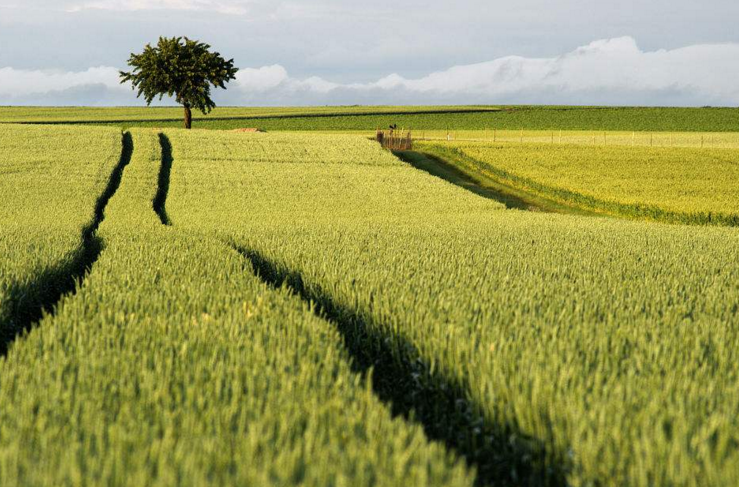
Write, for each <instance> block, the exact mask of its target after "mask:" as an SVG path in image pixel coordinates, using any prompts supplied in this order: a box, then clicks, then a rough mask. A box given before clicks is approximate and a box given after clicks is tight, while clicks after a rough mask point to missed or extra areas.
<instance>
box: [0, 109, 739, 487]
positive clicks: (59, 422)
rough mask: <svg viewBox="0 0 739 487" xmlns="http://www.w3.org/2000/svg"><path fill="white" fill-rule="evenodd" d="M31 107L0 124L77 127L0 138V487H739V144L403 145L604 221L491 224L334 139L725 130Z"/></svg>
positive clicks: (491, 208) (418, 114)
mask: <svg viewBox="0 0 739 487" xmlns="http://www.w3.org/2000/svg"><path fill="white" fill-rule="evenodd" d="M502 108H506V107H502ZM24 110H25V111H24ZM40 110H41V109H21V108H17V109H8V108H0V120H3V121H5V122H9V121H16V122H18V121H26V122H43V121H52V122H60V121H76V122H85V125H84V126H69V125H63V124H61V125H54V126H29V125H18V124H10V123H4V124H0V143H2V148H3V152H4V153H5V154H6V155H5V157H4V158H3V159H2V160H0V174H1V175H2V179H0V194H2V195H3V197H4V200H5V201H8V204H7V205H5V206H3V207H2V208H0V224H1V225H2V226H1V227H0V228H1V229H2V233H0V248H2V249H3V250H4V252H5V254H4V255H3V257H2V258H0V270H2V277H1V279H0V286H2V287H0V290H2V293H0V313H2V315H1V319H2V321H1V322H0V323H2V326H3V327H4V328H3V330H4V331H3V336H6V337H10V339H6V343H7V344H8V345H9V347H8V350H7V351H6V352H5V353H3V356H2V358H0V425H2V427H0V484H2V485H19V484H23V485H80V484H82V485H121V486H123V485H132V486H133V485H193V486H195V485H203V484H212V485H275V486H283V485H315V486H319V485H321V486H323V485H335V486H344V485H366V486H375V485H380V486H385V485H387V486H393V485H449V486H471V485H478V486H479V485H521V486H524V485H556V486H564V485H572V486H583V487H584V486H594V485H602V486H614V487H615V486H622V485H629V486H645V487H646V486H655V485H656V486H686V487H687V486H699V485H700V486H702V485H710V486H721V487H723V486H732V485H736V484H737V483H739V422H737V418H739V367H738V366H737V363H739V356H737V354H738V352H737V350H739V328H737V325H738V324H739V233H737V229H736V228H732V226H735V224H736V218H737V214H738V213H737V212H738V211H739V208H737V207H736V201H737V200H739V197H738V196H739V195H737V194H736V188H737V187H739V173H737V165H736V164H737V163H736V155H737V149H735V148H716V147H713V148H709V147H704V148H700V147H678V146H673V147H631V146H628V144H627V143H623V144H620V145H619V144H613V145H612V146H595V147H592V146H589V145H588V144H587V141H585V142H583V143H572V144H555V143H553V142H552V141H549V142H550V143H545V142H546V141H532V142H531V143H523V144H522V143H516V142H515V141H510V142H509V141H499V142H495V143H493V142H491V141H489V140H485V141H476V142H475V141H469V142H465V141H451V142H444V143H440V142H438V141H437V142H432V141H429V142H423V143H421V144H420V145H418V146H417V150H419V151H421V152H427V153H430V154H432V155H436V156H438V157H441V158H444V159H446V160H447V161H449V162H450V163H451V164H455V165H456V166H457V167H459V168H460V169H461V170H465V169H471V170H472V169H474V170H475V171H477V172H479V173H482V174H483V175H486V176H487V177H490V178H492V179H497V180H499V181H502V182H503V183H505V184H509V185H510V186H511V188H517V189H519V190H521V191H528V192H531V194H533V195H540V196H543V197H548V198H552V199H553V200H559V201H560V202H563V203H564V204H573V205H575V206H582V207H583V208H590V209H593V210H595V211H596V212H600V213H608V214H614V215H619V216H624V217H628V218H622V219H619V218H611V217H598V218H596V217H588V216H578V215H569V214H547V213H536V212H529V211H519V210H507V209H506V206H505V205H504V204H502V203H500V202H498V201H495V200H494V199H489V198H482V197H480V196H478V195H476V194H474V193H473V192H471V191H467V190H465V189H462V188H460V187H459V185H455V184H452V183H450V182H447V181H443V180H441V179H439V178H437V177H434V176H431V175H429V174H427V173H425V172H423V171H420V170H418V169H415V168H414V167H413V166H411V165H409V164H407V163H404V162H402V161H401V160H399V159H398V158H396V157H395V156H394V155H393V154H392V153H390V152H388V151H384V150H382V149H381V148H380V146H379V145H378V144H376V143H375V142H372V141H370V140H368V139H367V137H363V136H360V135H351V134H349V133H343V132H352V131H366V130H370V131H371V130H372V129H373V128H374V127H372V125H371V124H373V123H378V124H379V123H380V122H382V123H383V126H384V125H385V124H386V123H387V122H388V121H391V122H392V121H398V123H399V124H400V123H401V122H403V123H405V121H406V120H408V122H409V126H411V125H410V124H411V122H413V126H414V127H420V126H421V125H423V124H427V128H428V129H429V130H432V129H436V130H440V131H444V130H445V128H446V127H444V124H445V123H446V124H451V125H452V126H453V127H455V128H456V129H458V130H465V129H469V130H477V131H481V130H485V128H486V126H487V123H488V122H489V121H490V119H494V121H495V123H496V124H500V125H499V126H500V127H501V130H502V129H503V127H504V125H505V123H508V122H505V120H507V119H506V118H505V117H510V118H511V119H514V118H515V122H511V123H510V128H511V129H513V130H517V129H518V126H519V125H521V124H522V123H526V124H527V125H526V126H527V128H529V129H531V130H548V129H552V128H553V127H552V124H557V126H560V127H562V128H563V129H564V130H588V129H591V130H592V129H593V126H594V125H596V124H597V125H601V126H604V127H605V128H604V129H605V130H624V131H640V130H646V131H658V130H665V131H675V132H684V136H685V137H690V136H693V135H694V134H691V133H688V131H692V130H700V131H717V132H718V131H723V130H728V129H729V127H730V126H732V124H734V123H735V117H736V113H737V112H736V110H734V109H602V108H572V107H569V108H568V107H544V108H541V107H518V109H517V110H505V109H504V110H497V109H496V110H488V111H484V110H485V107H462V108H460V109H459V110H456V111H455V110H453V109H452V108H451V107H446V108H444V109H440V110H438V112H435V113H423V112H424V111H426V112H429V111H431V110H428V109H427V108H425V107H411V108H407V107H381V108H379V109H378V108H376V107H371V108H368V107H346V108H341V109H333V110H334V111H333V112H332V111H331V110H330V109H328V108H326V107H323V108H303V109H299V108H295V109H219V111H216V112H214V116H215V117H216V118H214V119H212V120H210V121H207V122H206V121H202V122H201V121H198V123H201V125H197V124H196V127H198V126H201V127H202V128H206V127H207V128H210V129H217V128H235V127H236V126H241V127H244V126H254V125H252V124H254V120H259V123H260V125H258V126H260V127H268V128H269V130H275V131H276V132H274V133H237V132H233V131H218V130H191V131H185V130H179V129H174V128H168V127H169V126H170V122H157V121H155V120H165V119H167V118H169V117H172V118H177V117H179V116H180V114H179V112H171V114H170V112H168V111H167V110H170V109H156V110H152V111H150V112H144V111H142V110H139V109H113V110H110V111H106V110H102V109H101V110H97V109H77V110H69V109H50V110H48V111H46V112H42V111H40ZM160 110H161V111H160ZM229 110H230V111H229ZM337 110H338V113H337ZM342 110H346V111H348V112H351V113H344V112H342ZM444 110H447V113H443V112H444ZM142 113H146V115H145V116H142ZM160 113H163V114H164V115H160ZM219 113H224V114H226V113H228V115H223V118H220V119H219V118H217V117H218V116H219V115H218V114H219ZM70 117H72V118H74V120H71V119H70ZM159 117H161V118H159ZM228 117H233V118H232V119H228V120H227V118H228ZM258 117H261V118H258ZM403 117H407V118H403ZM146 120H149V121H146ZM113 121H115V123H112V122H113ZM87 122H95V123H100V122H105V123H110V125H116V126H115V127H113V126H104V127H92V126H89V125H87ZM262 123H263V124H264V125H261V124H262ZM416 123H418V124H421V125H415V124H416ZM178 124H179V122H176V121H174V120H173V121H172V122H171V125H172V126H175V125H178ZM270 124H273V125H270ZM134 125H135V126H136V128H131V129H130V130H129V129H126V131H124V132H123V133H121V131H120V127H130V126H134ZM149 126H151V127H163V128H151V127H149ZM307 129H309V130H312V131H315V132H320V131H323V130H326V131H333V132H339V133H328V134H323V133H306V132H305V130H307ZM283 131H284V132H283ZM291 131H301V132H300V133H293V132H291ZM730 135H731V134H730ZM542 137H544V135H542ZM625 137H628V136H627V135H625ZM684 145H687V144H684ZM18 188H22V191H20V192H19V191H16V189H18ZM708 215H710V217H709V216H708ZM629 218H639V219H661V220H665V221H669V222H672V223H674V224H665V223H656V222H649V221H630V220H629ZM682 223H690V224H691V225H684V224H682ZM714 223H718V224H719V225H720V226H717V225H713V224H714ZM709 224H710V225H709ZM81 255H84V256H85V257H84V258H82V257H80V256H81ZM69 262H72V264H70V263H69ZM50 272H51V274H54V272H56V274H58V276H57V277H56V278H55V279H51V278H48V275H49V273H50ZM18 283H21V285H24V284H23V283H33V284H34V286H32V287H31V288H33V289H35V291H34V292H36V297H32V299H31V303H33V304H32V305H30V306H27V305H26V304H24V303H25V302H26V301H25V300H26V294H25V293H18V292H17V291H13V290H14V289H18V285H19V284H18ZM49 286H51V288H52V290H51V291H49V290H48V289H47V288H48V287H49ZM31 296H34V295H33V294H31ZM19 309H22V310H26V311H23V312H19V311H18V310H19ZM42 311H43V312H42ZM18 323H22V325H23V326H22V328H27V329H29V331H28V332H27V333H23V334H21V333H20V331H18V330H16V328H15V327H16V325H17V324H18Z"/></svg>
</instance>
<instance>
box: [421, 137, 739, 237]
mask: <svg viewBox="0 0 739 487" xmlns="http://www.w3.org/2000/svg"><path fill="white" fill-rule="evenodd" d="M419 150H421V151H424V152H427V153H428V154H431V155H434V156H438V157H441V158H444V159H447V160H453V161H455V162H456V163H457V164H459V165H460V166H463V167H468V168H470V169H471V170H473V171H479V172H481V173H483V174H485V175H488V176H490V177H492V178H495V179H498V180H500V181H502V182H504V183H506V184H510V185H512V186H518V187H521V188H524V189H526V190H529V191H532V192H534V193H538V194H541V195H543V196H546V197H550V198H552V199H555V200H557V201H561V202H563V203H568V204H571V205H573V206H576V207H583V208H586V209H592V210H595V211H602V212H604V213H611V214H616V215H623V216H629V217H635V218H643V219H652V220H659V221H667V222H676V223H692V224H714V225H729V226H738V225H739V186H737V182H738V181H739V151H738V150H736V149H697V148H641V147H639V148H632V147H624V146H611V147H587V146H572V145H568V146H559V145H546V144H523V145H522V144H490V143H453V144H448V143H443V144H427V143H424V144H422V145H421V146H420V147H419Z"/></svg>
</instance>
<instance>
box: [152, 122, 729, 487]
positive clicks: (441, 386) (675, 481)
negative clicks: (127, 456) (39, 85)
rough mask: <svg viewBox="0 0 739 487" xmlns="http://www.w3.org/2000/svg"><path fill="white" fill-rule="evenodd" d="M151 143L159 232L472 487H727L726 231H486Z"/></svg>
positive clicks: (445, 203)
mask: <svg viewBox="0 0 739 487" xmlns="http://www.w3.org/2000/svg"><path fill="white" fill-rule="evenodd" d="M168 135H169V137H170V140H171V142H172V146H173V155H174V165H173V171H172V179H171V186H170V195H169V198H168V200H167V211H168V214H169V215H170V216H171V218H172V222H173V224H174V227H175V228H180V229H183V230H188V231H192V232H205V233H206V234H210V235H214V236H218V237H219V238H221V239H223V240H224V241H228V242H233V244H234V245H236V246H237V247H239V248H241V249H242V250H243V251H244V252H245V253H246V254H247V255H250V256H251V260H252V261H253V262H254V264H255V265H256V267H257V268H258V269H260V271H261V274H262V276H263V277H265V279H267V280H268V281H270V282H275V283H280V282H286V283H288V285H289V286H290V287H291V288H292V289H293V290H294V291H295V292H296V293H298V294H300V295H301V296H302V297H303V298H304V299H305V300H306V301H312V302H314V303H316V304H317V306H318V307H319V309H320V310H322V311H323V312H325V313H327V314H329V315H330V316H333V317H334V318H335V319H336V320H338V321H339V322H340V323H342V324H343V326H344V327H345V328H346V329H347V330H349V331H348V343H349V344H350V348H351V349H353V350H357V353H358V354H360V355H365V356H369V357H370V358H371V357H374V358H375V359H376V360H377V362H376V364H377V365H376V366H377V371H376V376H377V375H382V376H383V377H384V380H386V381H390V382H391V384H392V383H394V384H395V386H394V387H395V389H396V390H399V391H404V395H405V396H406V397H408V398H409V399H406V400H408V401H410V402H411V403H412V407H414V408H415V409H416V417H417V418H418V419H419V420H420V421H422V422H423V423H424V425H425V426H426V429H427V432H430V433H429V434H433V435H436V436H438V437H440V438H444V439H445V440H446V441H447V442H449V444H450V445H452V446H453V447H454V449H455V450H456V451H458V452H461V453H462V454H464V455H465V456H466V457H467V458H468V459H469V460H470V461H471V462H472V463H473V464H474V465H476V466H477V467H478V480H480V479H482V481H483V482H486V481H497V482H499V483H501V484H511V483H513V484H516V483H520V484H524V485H528V484H529V483H530V482H531V483H534V484H542V483H549V484H556V485H561V484H564V483H565V482H566V483H569V484H571V485H582V486H584V485H606V486H617V485H633V486H655V485H664V486H666V485H671V486H698V485H716V486H726V485H733V484H735V483H736V482H737V480H739V456H738V453H737V452H738V451H739V449H737V446H738V445H739V437H737V431H739V424H738V423H737V419H736V418H738V417H739V389H737V387H738V384H739V369H738V368H737V366H736V364H737V363H738V362H737V360H738V359H739V356H738V355H737V350H739V334H737V329H736V326H735V325H736V323H738V322H739V257H737V256H739V234H737V233H736V231H735V230H734V229H725V228H706V227H686V226H667V225H660V224H650V223H643V222H628V221H619V220H611V219H601V218H587V217H572V216H560V215H545V214H534V213H530V212H520V211H515V210H507V211H505V210H501V209H500V207H499V206H492V205H491V206H489V207H485V206H484V204H483V202H484V201H485V200H483V199H479V198H476V197H475V196H473V195H470V194H469V193H468V192H466V191H464V190H462V189H460V188H455V187H451V186H449V185H448V184H446V183H444V182H443V181H440V180H438V179H437V180H433V181H430V180H428V178H429V176H427V175H425V174H423V173H421V172H418V173H417V174H416V175H415V176H413V175H411V174H410V173H409V174H408V176H407V177H406V176H404V179H403V181H404V183H405V184H404V185H403V186H402V188H403V189H404V190H405V191H406V192H405V193H403V194H402V197H398V187H397V186H393V185H390V184H389V183H387V184H385V185H384V186H382V185H380V186H375V184H374V182H375V181H377V180H378V178H382V177H384V175H385V174H387V173H389V172H390V171H392V170H394V169H391V168H390V167H384V166H375V165H351V164H333V165H326V164H317V163H316V164H307V163H308V162H320V161H296V163H295V164H285V163H282V164H273V163H269V162H266V161H265V160H264V158H262V159H260V160H259V161H257V160H253V159H252V155H251V153H250V151H249V150H247V149H244V150H243V152H241V154H242V156H241V158H240V159H229V161H228V164H220V163H214V162H211V161H210V159H197V158H196V157H195V156H193V155H192V154H191V153H190V152H189V149H188V148H187V147H188V146H187V143H188V142H187V140H188V138H189V137H191V136H190V135H189V134H183V133H182V132H179V131H171V132H168ZM202 137H203V140H202V143H206V140H207V139H206V137H207V136H206V135H203V136H202ZM267 137H269V136H267ZM183 142H184V143H183ZM222 142H223V140H221V143H222ZM255 148H256V146H255ZM226 152H229V153H230V151H229V149H227V148H224V147H223V145H218V146H215V145H214V146H213V147H212V148H211V154H213V157H212V158H213V159H214V160H216V159H218V157H219V156H218V154H221V153H226ZM275 157H276V158H278V159H279V154H275ZM299 168H300V171H299V172H298V169H299ZM393 179H400V177H399V176H395V177H394V178H393ZM414 179H415V182H414ZM354 181H365V183H363V184H362V185H361V186H360V185H359V184H357V183H354ZM363 187H365V188H368V189H369V188H371V189H370V190H369V191H368V192H367V193H365V192H361V191H359V188H363ZM428 191H433V192H434V194H435V195H437V198H435V199H434V200H428V199H426V194H427V192H428ZM320 195H326V196H325V197H323V198H322V197H321V196H320ZM388 387H390V388H392V386H388ZM413 398H418V400H416V401H415V402H414V399H413ZM429 398H434V400H433V401H429V400H428V399H429ZM444 404H453V405H455V406H454V407H452V408H447V407H445V406H444ZM440 410H441V411H442V413H441V414H440V413H439V411H440Z"/></svg>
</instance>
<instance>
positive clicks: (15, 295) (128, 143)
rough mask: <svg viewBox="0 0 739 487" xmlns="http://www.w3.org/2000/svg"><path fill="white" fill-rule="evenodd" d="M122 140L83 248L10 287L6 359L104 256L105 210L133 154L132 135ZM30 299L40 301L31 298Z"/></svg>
mask: <svg viewBox="0 0 739 487" xmlns="http://www.w3.org/2000/svg"><path fill="white" fill-rule="evenodd" d="M122 139H123V140H122V151H121V156H120V159H119V161H118V164H117V165H116V166H115V167H114V169H113V172H112V173H111V175H110V178H109V180H108V184H107V186H106V187H105V189H104V190H103V192H102V193H101V194H100V196H99V197H98V199H97V201H96V203H95V209H94V213H93V219H92V221H91V222H90V223H88V224H87V225H86V226H85V227H84V228H83V229H82V236H81V243H80V245H79V247H78V248H77V249H75V250H74V251H73V252H71V253H70V254H68V256H67V257H66V258H65V259H64V260H62V261H61V262H59V263H57V264H55V265H53V266H50V267H46V268H44V269H42V270H41V271H40V272H38V273H37V274H35V275H34V276H32V277H31V278H29V279H25V280H22V281H15V282H12V283H10V284H9V285H8V287H7V288H6V291H5V294H6V296H7V297H6V298H5V305H6V306H8V307H9V308H10V312H9V313H7V314H6V315H5V316H4V317H3V318H2V320H1V321H0V331H2V333H1V334H0V356H5V355H6V354H7V352H8V350H9V348H10V346H11V344H12V343H13V342H14V341H15V340H16V338H18V336H20V335H21V334H22V333H24V332H27V331H28V330H30V329H31V328H33V326H34V325H35V324H36V323H37V322H38V321H39V320H41V318H42V317H43V315H44V314H45V313H53V311H54V308H55V306H56V304H57V303H58V302H59V301H60V300H61V299H62V297H63V296H64V295H66V294H69V293H71V292H73V291H74V290H75V288H76V287H78V286H80V285H81V284H82V282H83V281H84V279H85V276H86V275H87V274H88V273H89V271H90V269H91V268H92V265H93V264H94V263H95V261H96V260H97V259H98V257H99V256H100V252H101V251H102V248H103V245H102V241H101V240H100V238H99V237H98V236H97V230H98V228H99V226H100V224H101V223H102V221H103V220H104V219H105V208H106V206H107V204H108V202H109V201H110V198H112V197H113V195H114V194H115V192H116V190H117V189H118V187H119V185H120V182H121V178H122V176H123V170H124V168H125V167H126V165H128V163H129V162H130V160H131V154H132V152H133V141H132V138H131V135H130V134H129V133H127V132H126V133H124V134H123V136H122ZM29 296H38V298H37V299H28V297H29Z"/></svg>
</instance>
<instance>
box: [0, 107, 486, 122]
mask: <svg viewBox="0 0 739 487" xmlns="http://www.w3.org/2000/svg"><path fill="white" fill-rule="evenodd" d="M488 110H497V108H495V107H488V106H475V105H472V106H359V105H355V106H322V107H320V106H319V107H218V108H216V109H215V110H213V111H212V112H211V113H210V114H209V115H203V114H202V113H200V112H198V111H196V112H194V113H193V118H194V119H203V120H210V119H215V120H216V121H223V120H224V119H225V120H228V119H248V118H257V119H259V118H265V117H267V118H271V117H305V116H318V117H320V116H326V115H331V116H336V115H338V114H345V115H359V114H367V113H370V114H382V113H394V114H398V113H400V114H403V113H406V114H407V113H418V112H431V113H438V112H449V111H455V112H460V111H462V112H464V111H488ZM182 118H183V110H182V108H180V107H110V108H103V107H22V106H6V107H0V122H5V123H8V122H10V123H31V122H34V123H44V122H54V123H80V122H106V121H108V122H116V123H121V122H125V121H133V122H138V121H146V120H150V121H156V122H161V121H167V120H169V121H173V122H176V123H179V122H181V120H182ZM180 125H181V124H180ZM178 126H179V125H178Z"/></svg>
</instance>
